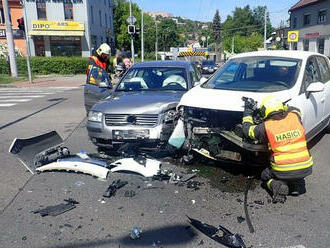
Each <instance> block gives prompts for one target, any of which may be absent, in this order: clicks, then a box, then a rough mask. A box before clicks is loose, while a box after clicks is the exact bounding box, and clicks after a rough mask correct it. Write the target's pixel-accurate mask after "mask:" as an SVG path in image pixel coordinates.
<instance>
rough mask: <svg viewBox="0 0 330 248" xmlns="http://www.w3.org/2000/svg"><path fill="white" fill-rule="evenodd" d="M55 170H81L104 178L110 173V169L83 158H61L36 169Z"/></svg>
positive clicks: (41, 170) (39, 170)
mask: <svg viewBox="0 0 330 248" xmlns="http://www.w3.org/2000/svg"><path fill="white" fill-rule="evenodd" d="M53 170H64V171H74V172H81V173H85V174H89V175H92V176H95V177H98V178H102V179H106V178H107V175H108V173H109V169H107V168H105V167H102V166H100V165H98V164H94V163H91V162H88V161H86V160H84V159H81V158H69V159H59V160H58V161H57V162H53V163H50V164H46V165H44V166H41V167H38V168H37V169H36V171H38V172H44V171H53Z"/></svg>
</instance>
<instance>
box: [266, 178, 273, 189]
mask: <svg viewBox="0 0 330 248" xmlns="http://www.w3.org/2000/svg"><path fill="white" fill-rule="evenodd" d="M272 181H273V179H269V180H268V182H267V188H268V189H271V188H270V185H271V184H272Z"/></svg>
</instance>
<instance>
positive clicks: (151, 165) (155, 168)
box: [110, 158, 161, 177]
mask: <svg viewBox="0 0 330 248" xmlns="http://www.w3.org/2000/svg"><path fill="white" fill-rule="evenodd" d="M110 166H115V167H114V168H112V169H110V171H111V172H118V171H130V172H135V173H138V174H141V175H142V176H144V177H152V176H154V175H157V174H158V172H159V171H160V167H161V162H159V161H157V160H155V159H149V158H146V159H144V160H137V159H134V158H123V159H119V160H117V161H115V162H113V163H111V164H110Z"/></svg>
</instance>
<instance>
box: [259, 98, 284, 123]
mask: <svg viewBox="0 0 330 248" xmlns="http://www.w3.org/2000/svg"><path fill="white" fill-rule="evenodd" d="M260 110H261V114H262V116H263V118H264V119H267V118H268V117H269V116H270V115H272V114H275V113H280V112H283V111H284V106H283V103H282V102H281V101H280V100H279V99H278V98H277V97H275V96H266V97H265V98H264V99H262V101H261V103H260Z"/></svg>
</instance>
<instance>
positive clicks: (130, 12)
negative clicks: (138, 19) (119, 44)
mask: <svg viewBox="0 0 330 248" xmlns="http://www.w3.org/2000/svg"><path fill="white" fill-rule="evenodd" d="M129 16H130V18H132V1H131V0H129ZM131 54H132V62H133V64H135V55H134V40H133V34H131Z"/></svg>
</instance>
